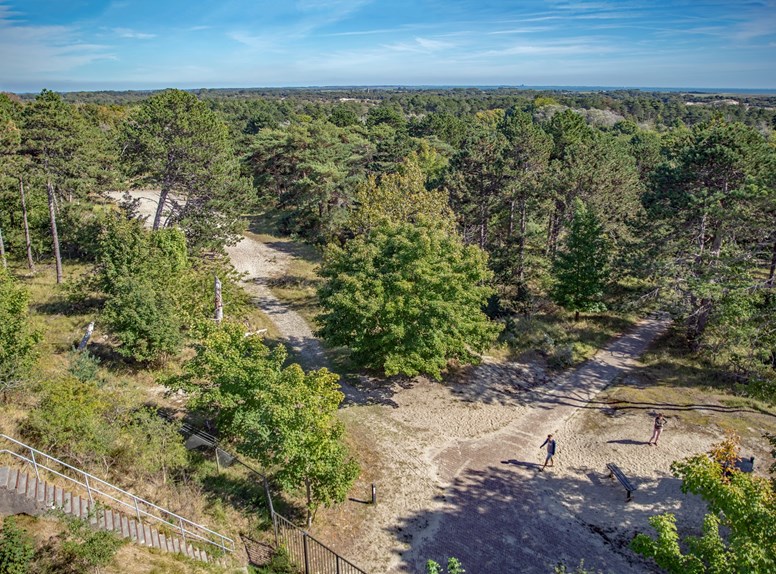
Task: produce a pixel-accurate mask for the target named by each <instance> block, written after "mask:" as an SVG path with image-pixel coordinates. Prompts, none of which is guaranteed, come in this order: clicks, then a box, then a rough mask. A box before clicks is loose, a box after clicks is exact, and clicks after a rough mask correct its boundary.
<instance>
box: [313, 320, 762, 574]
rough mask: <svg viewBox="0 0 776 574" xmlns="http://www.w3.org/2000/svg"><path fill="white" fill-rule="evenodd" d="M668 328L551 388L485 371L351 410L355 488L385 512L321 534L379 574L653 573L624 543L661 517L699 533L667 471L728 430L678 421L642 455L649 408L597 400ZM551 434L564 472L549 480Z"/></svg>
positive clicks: (657, 324)
mask: <svg viewBox="0 0 776 574" xmlns="http://www.w3.org/2000/svg"><path fill="white" fill-rule="evenodd" d="M666 326H667V321H666V320H661V319H654V318H653V319H646V320H644V321H642V322H641V323H640V324H639V325H638V327H637V328H636V329H635V330H633V331H632V332H630V333H628V334H626V335H624V336H622V337H620V338H618V339H616V340H614V341H613V342H612V343H610V344H609V345H608V346H607V347H606V348H605V349H603V350H602V351H600V352H599V353H598V354H597V355H596V356H595V357H594V358H593V359H592V360H591V361H589V362H587V363H586V364H584V365H582V366H581V367H580V368H578V369H576V370H575V371H572V372H570V373H569V374H567V375H566V376H564V377H562V378H560V379H559V380H557V381H556V382H555V383H551V382H549V379H548V377H547V375H546V373H543V372H541V371H539V370H537V369H536V368H535V367H534V366H530V365H520V364H516V363H508V364H498V363H492V362H487V363H485V364H483V365H481V366H479V367H476V368H474V369H472V370H471V371H470V372H468V373H466V374H465V375H464V376H460V377H458V378H457V379H454V380H451V381H449V382H447V383H434V382H431V381H424V380H420V381H417V382H415V383H413V384H409V385H404V386H400V385H396V384H394V386H393V387H392V388H390V389H384V390H383V400H382V401H381V402H380V403H379V404H375V405H367V406H363V405H362V406H359V405H353V406H350V407H348V408H346V409H345V411H344V412H343V416H344V417H345V418H346V420H347V422H348V427H349V429H350V432H351V433H356V434H358V435H361V436H362V437H363V438H362V441H361V442H360V443H359V445H358V448H359V449H361V450H362V451H363V452H362V455H361V458H362V459H363V460H368V461H369V466H368V468H365V473H367V477H368V478H364V479H362V481H361V482H360V483H359V484H358V485H357V486H356V488H355V489H354V490H355V491H356V492H360V491H362V490H363V491H364V492H367V491H368V490H367V488H368V483H369V481H374V482H376V483H377V485H378V493H379V495H378V499H379V503H378V505H377V506H376V507H372V506H364V505H362V504H360V503H358V502H349V503H347V504H345V505H343V507H342V508H338V509H335V510H332V511H329V512H328V513H327V515H326V517H325V518H324V517H323V516H322V517H321V518H322V521H325V522H326V523H328V524H333V525H334V526H331V527H329V528H325V529H324V530H323V531H322V532H321V534H322V535H325V536H326V537H327V538H325V539H327V540H331V541H332V543H333V545H334V547H335V548H337V549H339V550H340V551H342V552H343V553H344V555H345V556H347V557H348V558H350V559H352V560H353V561H354V562H355V563H356V564H358V565H359V566H361V567H363V568H364V569H365V570H366V571H367V572H370V573H373V574H376V573H378V572H380V573H384V572H388V573H391V574H393V573H413V574H414V573H419V572H422V571H423V563H424V562H425V560H427V559H428V558H434V559H436V560H437V561H439V562H443V561H445V560H446V558H447V557H449V556H456V557H458V558H460V559H461V560H462V561H463V564H464V566H465V568H466V570H467V572H470V573H471V574H490V573H493V574H506V573H512V572H514V573H522V572H526V573H529V574H530V573H536V574H539V573H542V574H549V573H551V572H552V571H553V566H554V565H555V564H557V563H558V562H559V561H564V562H566V563H567V564H569V565H570V566H576V565H577V564H578V563H579V561H580V560H581V559H584V560H585V564H586V565H587V566H588V567H591V568H596V569H601V570H602V571H604V572H607V573H609V572H612V573H618V574H619V573H628V572H634V573H643V572H652V571H654V569H653V567H651V566H650V565H649V564H648V563H646V562H645V561H643V560H641V559H640V558H639V557H637V556H636V555H635V554H634V553H633V552H631V551H630V550H629V549H628V548H627V545H628V544H629V542H630V540H631V539H632V537H633V535H634V534H635V533H636V532H637V531H649V530H650V528H649V526H648V523H647V519H648V518H649V517H650V516H652V515H654V514H658V513H661V512H669V511H670V512H677V511H678V512H680V513H681V515H682V517H683V519H684V520H685V524H691V525H699V524H700V523H701V518H702V513H703V505H702V504H701V503H700V502H699V501H698V500H697V499H695V497H690V496H685V495H683V494H682V493H681V491H680V481H678V480H677V479H675V478H674V477H673V476H672V475H671V472H670V464H671V462H672V461H674V460H677V459H680V458H683V457H686V456H688V455H689V454H694V453H698V452H704V451H707V450H708V448H709V447H710V446H711V445H712V444H713V443H714V442H717V441H718V440H719V438H720V435H721V432H720V429H719V428H718V427H717V426H715V425H713V424H711V425H706V426H703V427H688V426H687V425H685V424H684V423H682V421H681V420H680V418H679V417H677V416H674V414H672V413H671V412H670V411H669V428H668V430H667V432H666V433H664V436H663V439H662V440H661V444H660V447H650V446H646V444H645V443H646V440H647V439H648V437H649V433H650V432H651V421H652V418H653V416H654V414H653V413H654V408H653V407H652V406H650V405H649V404H643V405H640V406H636V407H634V408H632V409H624V410H614V409H611V408H610V407H609V406H608V404H598V403H597V401H596V399H595V396H596V394H597V393H599V392H600V391H601V390H602V389H603V388H604V387H606V386H607V385H608V384H609V383H611V382H612V380H614V379H618V380H621V379H622V378H624V376H625V375H626V374H627V373H628V372H629V371H630V370H631V369H633V368H634V367H636V366H637V365H638V364H639V363H638V361H636V360H635V357H638V356H639V355H640V354H642V353H643V352H644V350H645V349H646V348H647V347H648V346H649V344H650V342H651V341H652V340H654V338H655V337H656V336H658V334H659V333H661V332H662V331H663V329H664V328H666ZM591 399H593V402H592V403H589V401H590V400H591ZM709 412H710V416H713V411H709ZM750 416H751V415H750ZM752 424H753V426H756V425H757V424H758V423H757V422H754V421H753V423H752ZM550 432H552V433H554V434H555V435H556V438H557V439H558V445H559V447H558V455H557V456H556V465H555V467H554V468H552V469H548V470H547V471H545V472H541V473H540V472H539V471H538V464H537V463H538V462H540V461H542V460H543V453H542V452H540V451H539V445H540V444H541V442H542V441H543V440H544V437H546V435H547V434H548V433H550ZM753 446H754V445H746V450H747V451H748V450H750V449H751V448H752V447H753ZM753 452H754V453H755V454H760V453H758V452H756V451H753ZM762 455H765V453H762ZM607 462H615V463H617V464H618V465H619V466H620V467H621V468H622V469H623V470H624V472H625V473H626V474H627V475H628V476H629V477H630V478H631V479H632V481H633V482H634V483H635V484H636V485H637V488H638V490H637V492H636V493H635V495H634V502H630V503H628V504H625V490H624V489H623V488H622V487H621V486H620V485H619V483H617V482H611V481H610V480H609V479H608V478H607V476H606V469H605V465H606V463H607ZM682 528H683V526H682V524H681V523H680V531H681V529H682ZM338 534H341V536H340V537H338Z"/></svg>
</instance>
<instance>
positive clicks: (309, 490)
mask: <svg viewBox="0 0 776 574" xmlns="http://www.w3.org/2000/svg"><path fill="white" fill-rule="evenodd" d="M304 484H305V487H306V488H307V528H311V527H312V525H313V512H312V506H313V491H312V488H311V486H310V480H309V479H306V480H305V481H304Z"/></svg>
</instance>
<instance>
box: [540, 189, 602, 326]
mask: <svg viewBox="0 0 776 574" xmlns="http://www.w3.org/2000/svg"><path fill="white" fill-rule="evenodd" d="M553 271H554V276H555V285H554V287H553V290H552V299H553V300H554V301H555V302H556V303H557V304H558V305H560V306H561V307H564V308H565V309H568V310H569V311H574V320H575V321H576V320H578V319H579V313H580V312H587V313H591V312H599V311H604V310H605V309H606V306H605V305H604V302H603V297H604V289H605V287H606V283H607V281H608V278H609V246H608V241H607V239H606V236H605V235H604V228H603V225H602V224H601V222H600V221H599V219H598V218H597V217H596V215H595V214H594V213H593V212H592V211H590V210H589V209H588V208H587V207H586V206H585V204H584V203H582V201H580V200H576V201H575V203H574V218H573V219H572V221H571V226H570V228H569V232H568V235H567V236H566V242H565V248H564V249H563V250H562V251H561V252H559V253H558V254H557V257H556V259H555V262H554V264H553Z"/></svg>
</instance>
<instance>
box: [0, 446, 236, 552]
mask: <svg viewBox="0 0 776 574" xmlns="http://www.w3.org/2000/svg"><path fill="white" fill-rule="evenodd" d="M0 438H3V439H5V440H7V441H9V442H11V443H13V444H15V445H17V446H20V447H22V448H24V449H27V450H28V451H29V452H30V458H27V457H26V456H24V455H22V454H20V453H17V452H14V451H12V450H8V449H3V450H0V454H1V453H4V452H5V453H8V454H10V455H11V456H15V457H16V458H19V459H21V460H24V461H26V462H28V463H30V464H32V466H33V468H34V469H35V476H36V478H37V479H38V480H40V473H39V471H38V469H39V468H43V469H45V470H47V471H49V472H52V473H54V474H56V475H57V476H60V477H62V478H64V479H65V480H69V481H70V482H74V483H76V484H78V485H80V486H82V487H85V488H86V491H87V493H88V494H89V500H90V501H93V498H92V493H97V494H99V495H102V496H104V497H106V498H108V499H110V500H112V501H114V502H116V503H118V504H120V505H123V506H126V507H127V508H129V509H131V510H133V511H134V513H135V514H136V516H137V518H138V520H140V516H141V515H143V516H147V517H149V518H151V519H153V520H156V521H157V522H161V523H163V524H165V525H168V526H169V525H174V524H175V522H176V521H177V523H178V524H177V525H178V527H179V528H180V532H181V535H182V536H183V540H184V541H185V540H186V536H187V535H188V536H190V537H192V538H196V539H198V540H200V541H202V542H205V543H207V544H211V545H213V546H217V547H218V548H221V549H222V550H223V551H225V552H234V549H235V546H234V540H232V539H231V538H229V537H228V536H224V535H223V534H220V533H218V532H215V531H214V530H210V529H209V528H207V527H205V526H202V525H201V524H197V523H196V522H192V521H191V520H188V519H187V518H184V517H182V516H180V515H178V514H175V513H174V512H170V511H169V510H166V509H164V508H162V507H160V506H157V505H156V504H154V503H153V502H149V501H147V500H144V499H142V498H140V497H139V496H135V495H134V494H132V493H130V492H127V491H126V490H123V489H121V488H119V487H118V486H115V485H113V484H110V483H109V482H106V481H104V480H102V479H100V478H97V477H96V476H94V475H91V474H89V473H88V472H86V471H84V470H81V469H80V468H76V467H74V466H72V465H70V464H67V463H66V462H63V461H61V460H59V459H57V458H54V457H53V456H50V455H48V454H46V453H44V452H42V451H39V450H37V449H35V448H33V447H31V446H29V445H26V444H24V443H23V442H19V441H18V440H15V439H13V438H11V437H9V436H7V435H4V434H0ZM36 454H37V455H39V456H40V457H43V458H44V459H49V460H52V461H54V462H56V463H57V464H61V465H62V466H64V467H67V468H69V469H70V470H73V471H75V472H76V473H78V474H80V475H82V476H83V477H84V479H85V482H81V481H79V480H77V479H75V478H72V477H70V476H67V475H65V474H62V473H61V472H58V471H56V470H54V469H53V468H49V467H47V466H46V465H44V464H41V463H40V462H38V461H37V459H36V458H35V455H36ZM90 479H91V481H92V482H94V481H96V482H97V483H99V484H102V485H105V486H107V487H109V488H111V489H113V490H114V491H117V492H120V493H121V494H123V495H125V496H128V497H129V498H130V499H131V500H132V502H133V503H134V505H133V504H129V503H127V502H125V501H123V500H121V499H118V498H116V497H115V496H112V495H110V494H108V493H107V492H103V491H102V490H100V489H98V488H95V487H94V486H93V485H92V483H90ZM140 503H142V504H143V505H145V506H147V507H150V508H153V509H155V510H157V511H158V512H160V513H161V514H163V515H166V516H167V517H169V518H172V519H174V520H172V521H170V520H169V519H165V518H162V517H159V516H156V515H154V514H151V513H149V512H147V511H146V510H143V509H141V508H140V505H139V504H140ZM184 524H187V525H189V526H190V527H193V528H195V529H197V530H200V531H202V532H207V533H208V534H210V535H212V536H213V537H216V538H218V539H219V540H220V541H213V540H211V539H209V538H206V537H205V536H202V535H201V534H198V533H197V532H193V531H191V530H187V529H186V528H184ZM227 544H228V545H229V546H227Z"/></svg>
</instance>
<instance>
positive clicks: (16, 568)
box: [0, 516, 35, 574]
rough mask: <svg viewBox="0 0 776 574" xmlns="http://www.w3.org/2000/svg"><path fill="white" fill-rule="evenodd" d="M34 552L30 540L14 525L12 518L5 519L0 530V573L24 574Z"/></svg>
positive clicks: (14, 521)
mask: <svg viewBox="0 0 776 574" xmlns="http://www.w3.org/2000/svg"><path fill="white" fill-rule="evenodd" d="M34 552H35V550H34V548H33V545H32V539H31V538H30V537H29V536H28V535H27V533H26V532H25V531H24V530H22V529H21V528H19V527H18V526H17V525H16V520H15V519H14V517H13V516H9V517H8V518H6V519H5V521H4V522H3V528H2V530H0V572H2V574H25V573H26V572H27V571H28V570H29V566H30V561H31V560H32V557H33V554H34Z"/></svg>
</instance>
